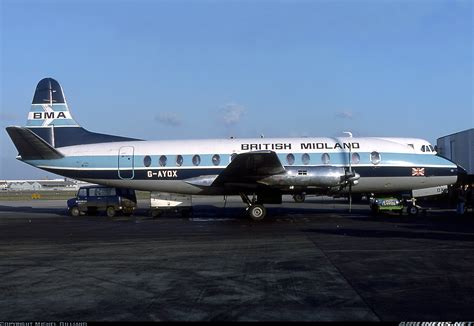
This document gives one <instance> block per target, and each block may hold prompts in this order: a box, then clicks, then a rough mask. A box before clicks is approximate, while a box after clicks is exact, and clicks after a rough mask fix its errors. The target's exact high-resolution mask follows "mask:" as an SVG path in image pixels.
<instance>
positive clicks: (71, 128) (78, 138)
mask: <svg viewBox="0 0 474 326" xmlns="http://www.w3.org/2000/svg"><path fill="white" fill-rule="evenodd" d="M26 128H28V129H29V130H30V131H32V132H33V133H35V134H36V135H37V136H39V137H40V138H41V139H43V140H44V141H45V142H46V143H48V144H49V145H51V146H52V147H53V148H57V147H64V146H73V145H85V144H96V143H108V142H118V141H129V140H139V139H134V138H127V137H119V136H113V135H106V134H99V133H95V132H90V131H88V130H86V129H84V128H82V127H81V126H79V124H78V123H77V122H76V120H74V118H73V117H72V116H71V113H70V112H69V108H68V105H67V103H66V98H65V96H64V92H63V89H62V88H61V86H60V85H59V83H58V82H57V81H56V80H54V79H53V78H44V79H42V80H40V82H39V83H38V85H37V86H36V91H35V95H34V96H33V102H32V103H31V109H30V113H29V114H28V120H27V122H26Z"/></svg>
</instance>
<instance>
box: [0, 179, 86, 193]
mask: <svg viewBox="0 0 474 326" xmlns="http://www.w3.org/2000/svg"><path fill="white" fill-rule="evenodd" d="M85 185H90V183H86V182H82V181H77V180H74V179H67V178H64V179H53V180H0V190H2V191H45V190H46V191H48V190H50V191H75V190H78V189H79V188H80V187H82V186H85Z"/></svg>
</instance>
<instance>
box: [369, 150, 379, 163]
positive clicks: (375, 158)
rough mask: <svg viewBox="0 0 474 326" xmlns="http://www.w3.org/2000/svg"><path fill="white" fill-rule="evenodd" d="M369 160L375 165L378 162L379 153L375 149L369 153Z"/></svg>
mask: <svg viewBox="0 0 474 326" xmlns="http://www.w3.org/2000/svg"><path fill="white" fill-rule="evenodd" d="M370 161H371V162H372V164H374V165H377V164H379V163H380V154H379V153H378V152H376V151H373V152H372V153H370Z"/></svg>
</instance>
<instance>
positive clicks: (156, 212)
mask: <svg viewBox="0 0 474 326" xmlns="http://www.w3.org/2000/svg"><path fill="white" fill-rule="evenodd" d="M150 213H151V217H153V218H156V217H160V216H161V215H163V211H161V210H159V209H152V210H151V212H150Z"/></svg>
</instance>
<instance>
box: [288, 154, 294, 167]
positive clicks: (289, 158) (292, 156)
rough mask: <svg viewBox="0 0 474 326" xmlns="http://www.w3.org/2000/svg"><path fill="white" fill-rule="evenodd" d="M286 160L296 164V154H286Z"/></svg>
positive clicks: (290, 163)
mask: <svg viewBox="0 0 474 326" xmlns="http://www.w3.org/2000/svg"><path fill="white" fill-rule="evenodd" d="M286 161H287V162H288V164H289V165H293V164H295V156H294V155H293V154H288V155H286Z"/></svg>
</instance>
